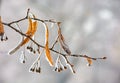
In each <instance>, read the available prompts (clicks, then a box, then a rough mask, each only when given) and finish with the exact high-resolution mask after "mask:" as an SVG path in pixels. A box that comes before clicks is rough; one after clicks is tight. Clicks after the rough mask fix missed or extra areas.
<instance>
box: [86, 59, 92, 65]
mask: <svg viewBox="0 0 120 83" xmlns="http://www.w3.org/2000/svg"><path fill="white" fill-rule="evenodd" d="M86 59H87V61H88V66H91V65H92V59H90V58H86Z"/></svg>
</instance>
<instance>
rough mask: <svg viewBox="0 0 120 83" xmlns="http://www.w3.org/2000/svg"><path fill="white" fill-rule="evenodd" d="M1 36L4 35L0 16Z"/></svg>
mask: <svg viewBox="0 0 120 83" xmlns="http://www.w3.org/2000/svg"><path fill="white" fill-rule="evenodd" d="M3 35H4V27H3V24H2V21H1V16H0V36H3Z"/></svg>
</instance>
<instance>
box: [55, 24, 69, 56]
mask: <svg viewBox="0 0 120 83" xmlns="http://www.w3.org/2000/svg"><path fill="white" fill-rule="evenodd" d="M57 25H58V36H59V37H58V40H59V42H60V45H61V47H62V48H63V50H64V51H65V52H66V53H67V54H68V55H71V51H70V49H69V47H68V45H67V44H66V43H65V39H64V37H63V35H62V33H61V28H60V22H58V23H57Z"/></svg>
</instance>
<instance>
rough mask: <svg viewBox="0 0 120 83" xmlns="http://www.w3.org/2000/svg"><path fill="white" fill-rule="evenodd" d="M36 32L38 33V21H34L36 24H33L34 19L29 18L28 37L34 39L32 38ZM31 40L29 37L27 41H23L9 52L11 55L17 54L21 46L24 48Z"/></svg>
mask: <svg viewBox="0 0 120 83" xmlns="http://www.w3.org/2000/svg"><path fill="white" fill-rule="evenodd" d="M36 31H37V21H34V22H33V21H32V19H31V18H30V17H29V26H28V29H27V32H26V35H27V36H29V37H32V36H33V35H34V34H35V32H36ZM29 40H30V39H29V38H28V37H26V38H25V39H23V40H22V41H21V43H20V44H19V45H18V46H17V47H15V48H14V49H13V50H11V51H10V52H9V54H13V53H15V52H16V51H17V50H18V49H19V48H20V47H21V46H23V45H25V44H26V43H28V42H29Z"/></svg>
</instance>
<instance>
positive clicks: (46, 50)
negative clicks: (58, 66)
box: [43, 23, 53, 66]
mask: <svg viewBox="0 0 120 83" xmlns="http://www.w3.org/2000/svg"><path fill="white" fill-rule="evenodd" d="M43 24H44V27H45V55H46V59H47V60H48V62H49V64H50V66H53V59H52V57H51V54H50V50H49V30H48V26H47V24H46V23H43Z"/></svg>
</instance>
